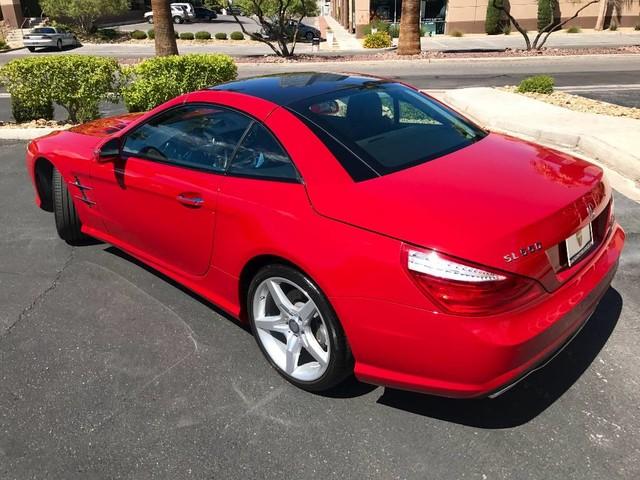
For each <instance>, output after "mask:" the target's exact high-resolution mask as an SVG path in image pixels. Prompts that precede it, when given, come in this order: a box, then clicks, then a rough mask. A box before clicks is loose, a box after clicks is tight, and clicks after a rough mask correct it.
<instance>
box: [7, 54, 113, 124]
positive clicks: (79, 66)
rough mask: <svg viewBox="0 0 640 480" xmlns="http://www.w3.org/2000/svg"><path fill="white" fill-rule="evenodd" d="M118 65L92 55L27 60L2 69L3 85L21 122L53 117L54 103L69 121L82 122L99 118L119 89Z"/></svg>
mask: <svg viewBox="0 0 640 480" xmlns="http://www.w3.org/2000/svg"><path fill="white" fill-rule="evenodd" d="M119 72H120V67H119V65H118V62H117V61H116V60H115V59H113V58H107V57H94V56H89V55H59V56H43V57H25V58H20V59H17V60H12V61H11V62H9V63H7V64H6V65H4V66H3V67H2V68H0V82H2V84H3V85H4V86H5V87H6V89H7V92H9V93H10V94H11V104H12V110H13V114H14V117H15V119H16V121H18V122H27V121H31V120H38V119H40V118H45V119H48V120H50V119H52V118H53V104H54V103H57V104H58V105H61V106H62V107H64V108H65V109H66V110H67V112H68V113H69V121H70V122H72V123H82V122H86V121H89V120H93V119H95V118H98V117H99V111H98V107H99V105H100V102H102V101H104V100H114V98H115V95H114V93H117V92H118V90H119V83H118V81H119V80H118V79H119Z"/></svg>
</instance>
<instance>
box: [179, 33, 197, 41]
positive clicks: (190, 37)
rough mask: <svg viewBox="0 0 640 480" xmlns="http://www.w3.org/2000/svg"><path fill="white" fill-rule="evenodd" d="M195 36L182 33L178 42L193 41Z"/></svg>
mask: <svg viewBox="0 0 640 480" xmlns="http://www.w3.org/2000/svg"><path fill="white" fill-rule="evenodd" d="M194 38H195V35H194V34H193V33H191V32H182V33H181V34H180V40H193V39H194Z"/></svg>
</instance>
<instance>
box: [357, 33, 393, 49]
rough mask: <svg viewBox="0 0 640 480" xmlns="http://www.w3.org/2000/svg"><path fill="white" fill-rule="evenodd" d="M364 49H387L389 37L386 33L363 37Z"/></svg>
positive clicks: (389, 44) (389, 43) (389, 41)
mask: <svg viewBox="0 0 640 480" xmlns="http://www.w3.org/2000/svg"><path fill="white" fill-rule="evenodd" d="M362 45H363V46H364V48H388V47H390V46H391V37H390V36H389V34H388V33H387V32H376V33H370V34H369V35H366V36H365V37H364V42H363V43H362Z"/></svg>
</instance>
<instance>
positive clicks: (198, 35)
mask: <svg viewBox="0 0 640 480" xmlns="http://www.w3.org/2000/svg"><path fill="white" fill-rule="evenodd" d="M195 37H196V40H211V34H210V33H209V32H196V35H195Z"/></svg>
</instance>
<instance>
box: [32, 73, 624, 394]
mask: <svg viewBox="0 0 640 480" xmlns="http://www.w3.org/2000/svg"><path fill="white" fill-rule="evenodd" d="M27 168H28V170H29V173H30V175H31V177H32V179H33V183H34V185H35V190H36V202H37V203H38V205H39V206H40V207H41V208H43V209H45V210H48V211H52V212H53V213H54V216H55V223H56V227H57V230H58V233H59V234H60V236H61V237H62V238H63V239H64V240H66V241H68V242H70V243H74V242H79V241H81V240H82V239H83V237H85V236H90V237H94V238H97V239H100V240H103V241H105V242H108V243H111V244H113V245H115V246H117V247H118V248H121V249H122V250H124V251H126V252H128V253H130V254H131V255H133V256H135V257H137V258H139V259H140V260H141V261H143V262H145V263H147V264H149V265H151V266H152V267H153V268H155V269H156V270H158V271H160V272H162V273H164V274H166V275H168V276H169V277H171V278H173V279H175V280H176V281H178V282H180V283H181V284H183V285H185V286H186V287H188V288H189V289H191V290H193V291H194V292H196V293H198V294H199V295H201V296H203V297H205V298H207V299H208V300H210V301H212V302H214V303H216V304H217V305H219V306H220V307H222V308H224V309H225V310H227V311H228V312H230V313H231V314H232V315H234V316H236V317H238V318H240V319H241V320H242V321H246V322H248V323H249V324H250V326H251V329H252V331H253V333H254V336H255V338H256V341H257V343H258V345H259V347H260V349H261V350H262V352H263V353H264V355H265V357H266V358H267V360H268V361H269V362H270V363H271V365H272V366H273V367H274V368H275V369H276V370H277V371H278V372H279V373H280V374H281V375H282V376H284V377H285V378H286V379H287V380H288V381H290V382H291V383H293V384H295V385H297V386H299V387H301V388H304V389H307V390H312V391H321V390H326V389H329V388H332V387H334V386H335V385H337V384H338V383H340V382H341V380H343V379H344V378H345V377H347V376H348V375H350V374H351V373H355V376H356V377H357V378H358V379H360V380H362V381H364V382H370V383H374V384H381V385H387V386H393V387H396V388H403V389H411V390H416V391H422V392H429V393H433V394H437V395H444V396H450V397H460V398H469V397H479V396H495V395H498V394H499V393H501V392H502V391H505V390H506V389H508V388H509V387H510V386H512V385H513V384H515V382H517V381H519V380H520V379H522V378H523V377H524V376H525V375H527V374H528V373H529V372H531V371H532V370H534V369H536V368H539V367H540V366H541V365H543V364H544V363H545V361H547V360H548V359H549V358H551V357H552V356H553V355H554V354H555V353H556V352H558V351H559V349H561V348H562V347H563V346H564V345H565V344H566V343H567V342H568V341H570V340H571V338H573V336H574V335H575V334H576V333H577V332H578V331H579V330H580V328H581V327H582V326H583V325H584V324H585V322H586V321H587V319H588V318H589V316H590V315H591V313H592V312H593V311H594V309H595V308H596V306H597V304H598V302H599V300H600V299H601V297H602V296H603V294H604V293H605V291H606V290H607V289H608V287H609V285H610V283H611V280H612V278H613V276H614V274H615V271H616V268H617V265H618V258H619V256H620V252H621V250H622V247H623V243H624V233H623V231H622V229H621V228H620V226H619V225H618V224H617V223H616V221H615V217H614V214H613V198H612V192H611V188H610V186H609V184H608V183H607V181H606V179H605V178H604V176H603V172H602V170H601V169H600V168H598V167H596V166H594V165H591V164H590V163H587V162H585V161H582V160H579V159H576V158H573V157H571V156H569V155H565V154H563V153H559V152H556V151H552V150H549V149H547V148H543V147H541V146H538V145H535V144H532V143H528V142H525V141H522V140H517V139H514V138H510V137H507V136H504V135H499V134H496V133H489V132H487V131H485V130H483V129H482V128H480V127H478V126H477V125H475V124H473V123H472V122H471V121H469V120H467V119H466V118H464V117H462V116H461V115H459V114H458V113H456V112H454V111H452V110H451V109H450V108H448V107H447V106H445V105H443V104H441V103H439V102H438V101H436V100H434V99H433V98H430V97H429V96H427V95H425V94H423V93H421V92H419V91H418V90H416V89H413V88H411V87H409V86H406V85H403V84H399V83H396V82H393V81H388V80H383V79H378V78H371V77H363V76H353V75H339V74H326V73H304V74H290V75H278V76H267V77H259V78H253V79H248V80H240V81H235V82H231V83H226V84H222V85H218V86H216V87H213V88H211V89H207V90H203V91H199V92H194V93H189V94H186V95H184V96H181V97H179V98H176V99H174V100H171V101H170V102H168V103H166V104H164V105H161V106H159V107H157V108H156V109H154V110H153V111H151V112H148V113H145V114H135V115H123V116H119V117H114V118H107V119H102V120H97V121H94V122H91V123H87V124H85V125H81V126H78V127H75V128H72V129H70V130H67V131H64V132H58V133H54V134H51V135H48V136H46V137H42V138H39V139H37V140H34V141H33V142H31V143H30V144H29V147H28V152H27ZM239 355H240V354H239Z"/></svg>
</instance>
